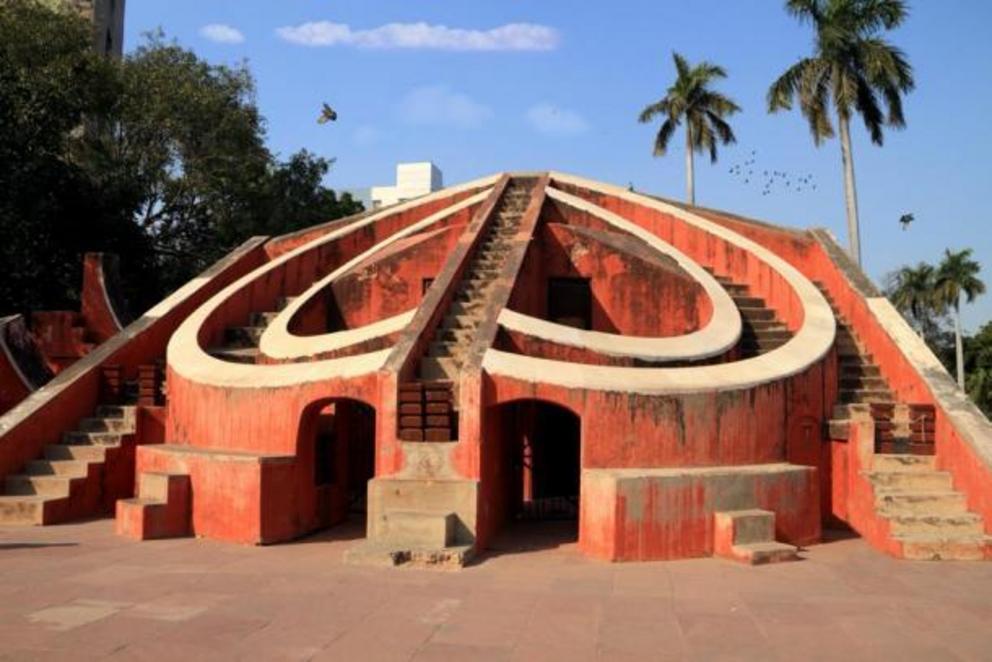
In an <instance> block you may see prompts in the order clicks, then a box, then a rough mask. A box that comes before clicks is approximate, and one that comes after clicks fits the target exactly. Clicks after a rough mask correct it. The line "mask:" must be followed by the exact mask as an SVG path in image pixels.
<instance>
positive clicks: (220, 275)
mask: <svg viewBox="0 0 992 662" xmlns="http://www.w3.org/2000/svg"><path fill="white" fill-rule="evenodd" d="M263 259H264V251H263V250H262V248H261V246H260V245H257V244H256V245H251V246H250V247H247V248H245V247H243V248H242V249H239V251H237V252H235V253H234V254H232V255H231V256H229V257H228V258H225V259H224V260H222V261H221V262H219V263H218V264H217V265H215V266H214V267H212V268H211V269H210V270H208V272H206V275H208V276H209V279H208V280H207V282H205V283H203V284H202V285H200V286H199V287H198V288H197V289H195V290H194V291H192V292H190V293H189V294H188V295H187V296H186V297H185V298H183V299H181V300H179V301H177V302H176V303H175V304H174V305H173V306H172V307H171V308H169V309H168V310H166V311H164V312H163V313H162V315H161V316H159V317H155V318H150V317H143V318H141V319H139V320H138V321H136V322H135V323H134V324H133V325H131V326H129V327H128V328H127V329H125V331H124V334H122V335H118V336H117V337H115V338H114V339H111V340H110V341H109V342H108V343H105V344H104V345H102V346H101V347H100V348H99V349H98V350H97V351H95V352H94V353H92V354H90V355H89V356H88V357H86V358H85V359H83V360H81V361H79V362H78V363H76V364H75V365H73V366H71V367H70V368H69V369H67V370H66V371H64V372H63V373H62V374H60V375H59V376H57V377H56V378H55V379H54V380H52V381H51V382H49V384H48V388H47V389H46V391H47V393H46V398H45V400H44V404H43V405H39V406H38V407H33V408H31V409H28V410H27V411H23V410H22V411H21V412H20V413H19V415H18V418H17V419H16V420H10V421H4V422H5V423H8V425H9V427H8V428H7V430H6V432H5V433H4V436H3V443H2V444H0V477H2V476H6V475H7V474H11V473H15V472H17V471H19V470H20V468H21V467H23V466H24V464H25V463H26V462H28V461H29V460H34V459H36V458H38V457H39V456H40V454H41V452H42V449H43V448H44V447H45V445H47V444H50V443H54V442H56V441H58V440H59V439H61V437H62V435H63V433H65V432H69V431H71V430H73V429H74V428H75V427H76V425H77V424H78V422H79V420H80V419H82V418H85V417H87V416H91V415H92V414H93V410H94V409H95V408H96V406H97V404H98V403H99V397H100V379H101V374H100V368H101V366H103V365H119V366H122V367H123V368H124V370H125V375H126V377H128V378H134V377H136V375H137V371H138V366H139V365H143V364H148V363H154V362H155V361H156V360H157V359H159V358H161V357H162V356H163V355H164V354H165V347H166V344H167V343H168V341H169V338H170V337H171V335H172V333H173V331H175V329H176V328H177V327H178V326H179V324H180V323H181V322H182V321H183V320H184V319H186V317H188V316H189V315H190V314H191V313H192V312H193V310H195V309H196V308H197V307H199V306H200V304H202V303H203V302H204V301H206V300H207V299H208V298H209V297H211V296H212V295H213V294H215V293H216V292H217V291H219V290H220V289H222V288H223V287H225V286H227V285H228V284H229V283H230V282H231V281H233V280H235V279H237V278H239V277H240V276H241V275H243V274H245V273H247V272H249V271H251V270H252V269H254V268H256V267H257V266H259V265H260V264H261V262H262V260H263ZM125 334H126V335H125ZM25 402H26V404H27V405H30V403H31V399H30V398H29V399H28V400H26V401H25ZM14 413H18V412H10V414H14ZM10 414H8V415H10Z"/></svg>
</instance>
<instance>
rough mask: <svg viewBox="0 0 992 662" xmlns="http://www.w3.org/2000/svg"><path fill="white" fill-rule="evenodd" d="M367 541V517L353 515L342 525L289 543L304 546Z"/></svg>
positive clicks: (309, 534)
mask: <svg viewBox="0 0 992 662" xmlns="http://www.w3.org/2000/svg"><path fill="white" fill-rule="evenodd" d="M364 539H365V516H364V515H361V516H358V515H353V516H351V517H349V518H348V519H347V520H345V521H344V522H341V523H340V524H335V525H334V526H330V527H328V528H326V529H320V530H319V531H314V532H313V533H308V534H307V535H305V536H302V537H300V538H297V539H295V540H291V541H289V542H288V543H286V544H288V545H304V544H308V543H329V542H348V541H351V540H364Z"/></svg>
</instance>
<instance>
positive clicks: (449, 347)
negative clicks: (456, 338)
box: [427, 341, 465, 357]
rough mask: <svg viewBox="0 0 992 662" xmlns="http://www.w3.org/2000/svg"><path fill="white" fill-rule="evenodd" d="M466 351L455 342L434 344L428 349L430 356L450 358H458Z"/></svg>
mask: <svg viewBox="0 0 992 662" xmlns="http://www.w3.org/2000/svg"><path fill="white" fill-rule="evenodd" d="M464 350H465V347H464V346H463V345H459V344H458V343H455V342H443V341H442V342H432V343H431V344H430V346H429V347H428V348H427V355H428V356H435V357H450V356H457V355H458V354H460V353H461V352H463V351H464Z"/></svg>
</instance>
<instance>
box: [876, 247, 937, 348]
mask: <svg viewBox="0 0 992 662" xmlns="http://www.w3.org/2000/svg"><path fill="white" fill-rule="evenodd" d="M936 273H937V272H936V269H934V268H933V265H930V264H927V263H926V262H920V263H919V264H918V265H916V266H915V267H910V266H904V267H902V268H901V269H899V271H896V272H895V273H894V274H892V275H891V276H889V287H888V288H887V290H888V291H887V293H886V294H887V296H888V297H889V300H890V301H891V302H892V305H893V306H895V307H896V308H898V309H899V310H900V311H902V312H903V313H904V314H907V313H908V315H909V317H910V318H911V319H912V320H913V322H914V323H915V325H916V330H917V333H919V334H920V337H921V338H922V337H923V331H924V329H925V327H926V326H927V323H928V322H929V321H930V318H931V315H930V314H931V313H934V312H937V313H939V312H940V306H939V305H938V302H937V301H936V299H935V297H934V290H935V287H934V281H935V278H936Z"/></svg>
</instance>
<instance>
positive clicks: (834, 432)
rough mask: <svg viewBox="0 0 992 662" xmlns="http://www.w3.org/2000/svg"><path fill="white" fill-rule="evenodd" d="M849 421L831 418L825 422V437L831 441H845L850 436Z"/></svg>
mask: <svg viewBox="0 0 992 662" xmlns="http://www.w3.org/2000/svg"><path fill="white" fill-rule="evenodd" d="M850 429H851V421H850V419H847V418H832V419H830V421H828V422H827V435H828V436H829V437H830V438H831V439H845V440H846V439H847V438H848V436H849V435H850Z"/></svg>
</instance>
